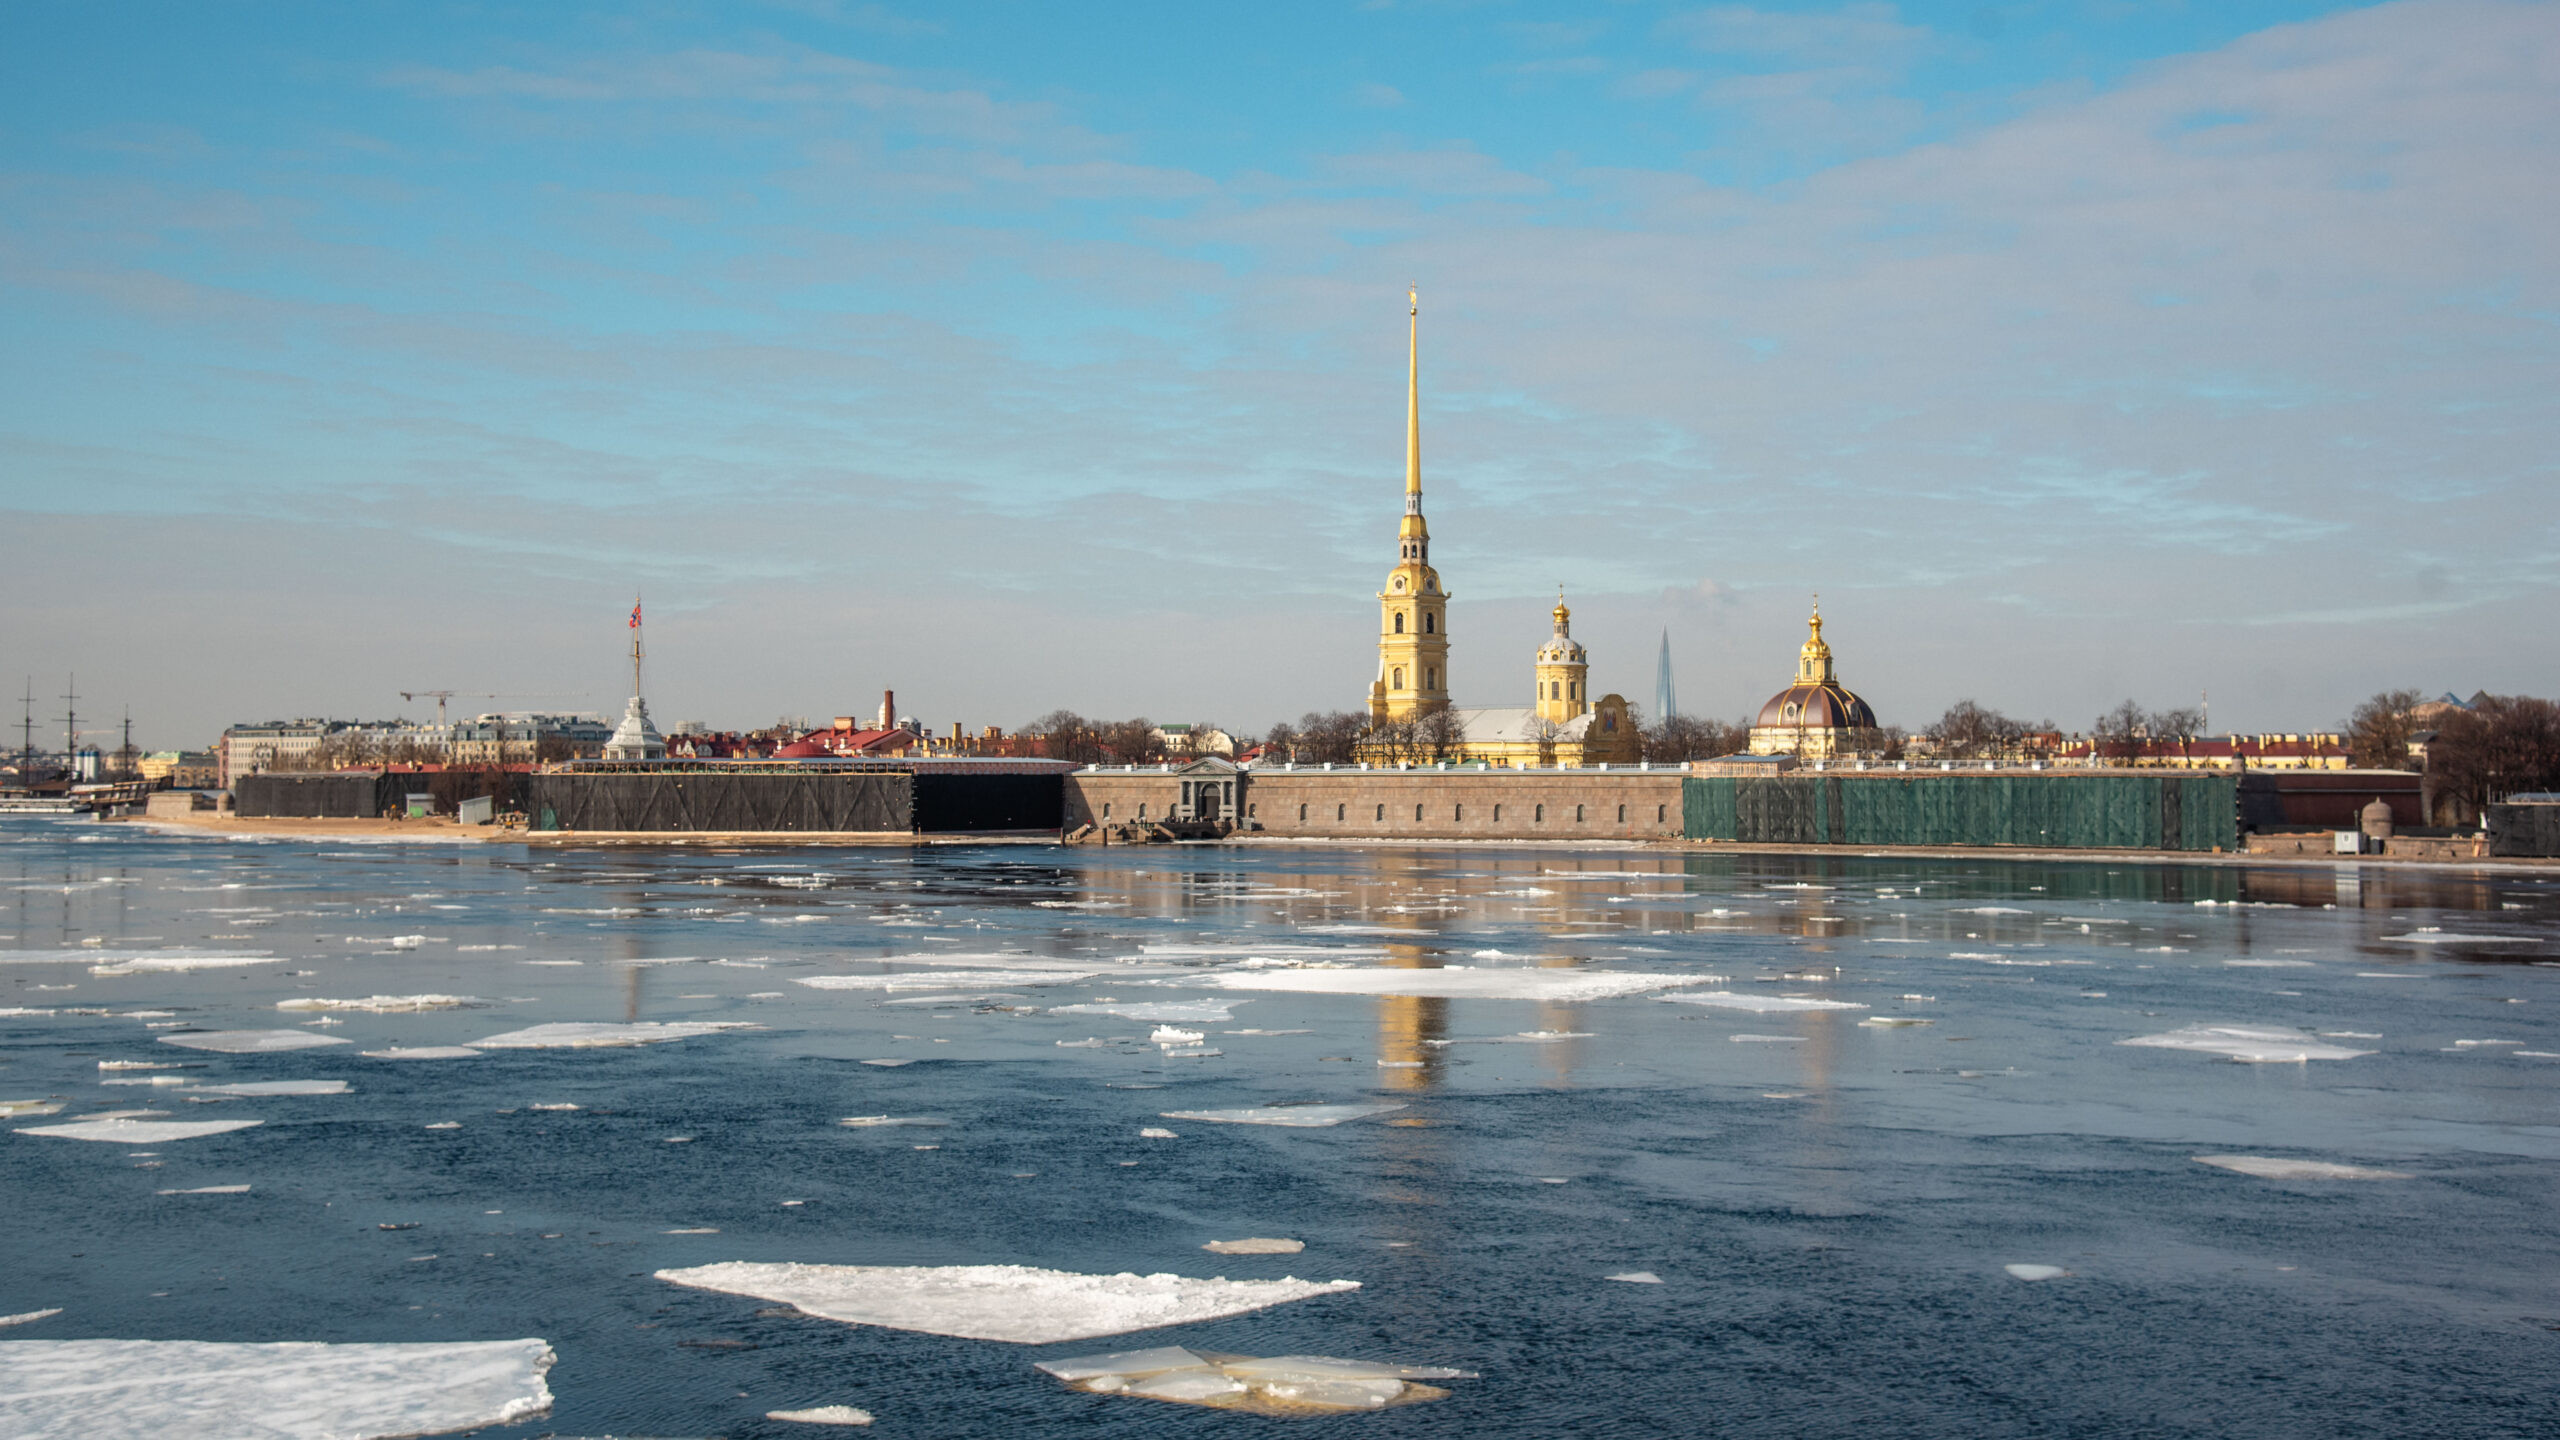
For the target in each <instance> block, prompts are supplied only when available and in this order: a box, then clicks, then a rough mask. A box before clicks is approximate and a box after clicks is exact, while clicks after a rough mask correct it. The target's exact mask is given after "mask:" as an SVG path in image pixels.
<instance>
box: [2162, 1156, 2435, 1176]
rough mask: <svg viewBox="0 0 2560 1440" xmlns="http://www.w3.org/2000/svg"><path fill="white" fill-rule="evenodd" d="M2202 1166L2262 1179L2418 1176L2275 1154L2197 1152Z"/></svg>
mask: <svg viewBox="0 0 2560 1440" xmlns="http://www.w3.org/2000/svg"><path fill="white" fill-rule="evenodd" d="M2192 1158H2193V1159H2194V1160H2195V1162H2196V1163H2197V1164H2199V1165H2213V1166H2217V1167H2219V1168H2221V1169H2224V1170H2237V1171H2239V1172H2240V1173H2241V1174H2243V1175H2255V1176H2257V1177H2258V1178H2259V1179H2261V1180H2408V1179H2413V1178H2415V1177H2414V1176H2412V1175H2411V1174H2410V1173H2409V1172H2408V1171H2406V1170H2376V1169H2373V1168H2371V1167H2369V1166H2364V1165H2340V1164H2337V1163H2335V1162H2333V1161H2328V1160H2284V1159H2279V1158H2277V1157H2275V1156H2272V1155H2197V1156H2194V1157H2192Z"/></svg>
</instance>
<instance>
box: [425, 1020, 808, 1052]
mask: <svg viewBox="0 0 2560 1440" xmlns="http://www.w3.org/2000/svg"><path fill="white" fill-rule="evenodd" d="M758 1028H761V1027H759V1026H757V1025H755V1024H753V1023H752V1022H749V1021H745V1020H633V1021H629V1022H625V1023H609V1022H604V1021H592V1020H565V1021H559V1022H556V1023H554V1024H550V1025H532V1026H528V1027H526V1028H525V1029H522V1030H509V1031H507V1032H506V1033H505V1034H503V1035H491V1036H488V1037H487V1038H485V1039H480V1040H474V1041H472V1042H471V1048H473V1049H475V1050H594V1049H604V1048H613V1047H620V1046H626V1045H656V1044H659V1043H661V1042H663V1041H668V1040H689V1039H692V1038H693V1037H694V1036H696V1035H716V1034H719V1033H720V1032H721V1031H723V1030H754V1029H758Z"/></svg>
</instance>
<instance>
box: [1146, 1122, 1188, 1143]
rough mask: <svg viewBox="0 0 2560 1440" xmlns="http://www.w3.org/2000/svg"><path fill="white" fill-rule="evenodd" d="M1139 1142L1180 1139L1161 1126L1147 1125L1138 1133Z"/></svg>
mask: <svg viewBox="0 0 2560 1440" xmlns="http://www.w3.org/2000/svg"><path fill="white" fill-rule="evenodd" d="M1138 1138H1139V1139H1141V1140H1179V1139H1181V1138H1182V1137H1181V1136H1179V1135H1176V1134H1174V1133H1173V1132H1172V1131H1170V1130H1167V1129H1166V1128H1164V1127H1163V1126H1161V1125H1149V1126H1146V1127H1145V1128H1143V1129H1141V1130H1139V1131H1138Z"/></svg>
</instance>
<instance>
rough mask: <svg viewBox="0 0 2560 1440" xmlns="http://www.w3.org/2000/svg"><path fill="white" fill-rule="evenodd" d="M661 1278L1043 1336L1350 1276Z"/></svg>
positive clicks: (867, 1271)
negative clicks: (1275, 1278) (1190, 1277)
mask: <svg viewBox="0 0 2560 1440" xmlns="http://www.w3.org/2000/svg"><path fill="white" fill-rule="evenodd" d="M657 1274H658V1278H659V1279H661V1280H665V1281H668V1282H670V1283H672V1284H677V1285H685V1286H690V1287H692V1288H694V1289H697V1290H717V1291H720V1292H722V1293H724V1294H730V1295H748V1296H753V1297H755V1298H756V1299H759V1300H776V1301H780V1302H781V1303H783V1304H786V1305H792V1306H796V1307H798V1308H799V1309H801V1310H804V1311H806V1312H808V1313H809V1314H812V1315H816V1316H820V1317H822V1318H824V1319H828V1320H842V1321H845V1322H847V1323H849V1324H855V1325H878V1326H882V1327H884V1328H887V1329H891V1330H915V1331H921V1332H923V1333H925V1334H928V1335H956V1336H959V1337H961V1338H962V1339H967V1340H1004V1341H1010V1342H1012V1343H1014V1344H1017V1345H1047V1344H1053V1343H1055V1342H1057V1341H1061V1340H1086V1339H1092V1338H1094V1337H1096V1336H1101V1335H1119V1334H1123V1333H1126V1332H1128V1331H1131V1330H1152V1329H1155V1328H1157V1327H1159V1326H1164V1325H1187V1324H1191V1323H1193V1322H1196V1321H1201V1320H1215V1319H1220V1318H1222V1317H1225V1316H1229V1315H1243V1314H1248V1313H1250V1312H1252V1311H1255V1310H1261V1309H1265V1308H1267V1307H1270V1306H1273V1305H1283V1304H1287V1303H1288V1302H1290V1301H1292V1300H1304V1299H1306V1298H1308V1297H1309V1296H1313V1295H1329V1294H1332V1293H1334V1292H1336V1291H1342V1290H1356V1289H1358V1288H1360V1287H1359V1282H1358V1281H1356V1280H1299V1279H1295V1278H1289V1279H1281V1280H1194V1279H1189V1278H1187V1277H1184V1276H1180V1275H1168V1274H1157V1275H1134V1274H1120V1275H1080V1274H1076V1273H1073V1272H1071V1271H1065V1270H1041V1269H1035V1268H1033V1267H1031V1266H1027V1265H936V1266H921V1265H790V1264H759V1263H754V1262H747V1261H732V1262H729V1263H726V1264H719V1265H698V1266H695V1267H693V1268H691V1269H685V1270H661V1271H659V1272H657Z"/></svg>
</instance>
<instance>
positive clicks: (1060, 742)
mask: <svg viewBox="0 0 2560 1440" xmlns="http://www.w3.org/2000/svg"><path fill="white" fill-rule="evenodd" d="M1022 733H1023V734H1025V735H1036V736H1038V737H1040V740H1041V741H1042V747H1041V748H1043V749H1045V750H1047V751H1048V752H1049V758H1050V759H1052V760H1071V761H1073V762H1075V763H1076V764H1078V765H1099V764H1101V763H1102V736H1101V733H1100V732H1099V731H1098V730H1097V729H1096V728H1095V726H1094V723H1093V722H1092V721H1090V720H1087V719H1085V718H1084V717H1083V716H1081V715H1079V714H1077V713H1076V712H1074V711H1073V710H1052V711H1050V712H1049V713H1048V714H1046V715H1043V716H1041V717H1040V718H1039V719H1037V720H1034V721H1032V722H1031V723H1030V724H1028V725H1025V726H1023V727H1022Z"/></svg>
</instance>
